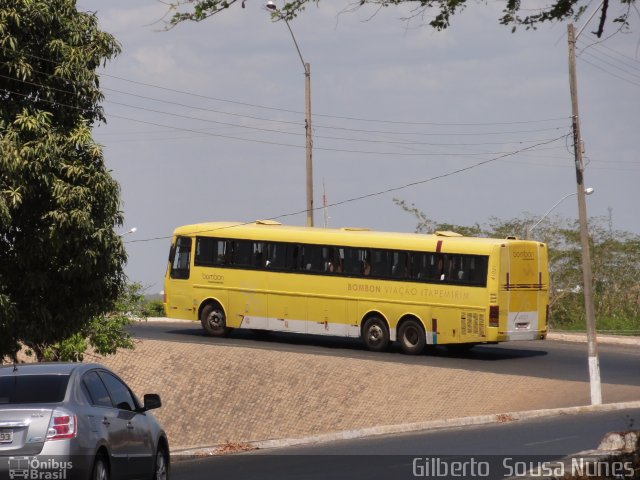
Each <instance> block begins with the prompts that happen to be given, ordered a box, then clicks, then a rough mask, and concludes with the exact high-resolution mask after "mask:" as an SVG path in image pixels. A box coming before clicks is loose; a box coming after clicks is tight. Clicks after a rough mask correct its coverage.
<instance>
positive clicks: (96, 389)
mask: <svg viewBox="0 0 640 480" xmlns="http://www.w3.org/2000/svg"><path fill="white" fill-rule="evenodd" d="M82 384H83V386H84V387H85V389H86V393H88V394H89V399H90V400H91V404H92V405H95V406H98V407H113V404H112V403H111V397H110V396H109V392H107V389H106V387H105V386H104V383H102V380H100V377H99V376H98V374H97V372H95V371H94V372H89V373H87V374H86V375H85V376H84V377H82Z"/></svg>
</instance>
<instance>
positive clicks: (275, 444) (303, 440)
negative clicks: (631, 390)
mask: <svg viewBox="0 0 640 480" xmlns="http://www.w3.org/2000/svg"><path fill="white" fill-rule="evenodd" d="M631 408H640V401H633V402H622V403H609V404H604V405H586V406H578V407H564V408H552V409H543V410H528V411H523V412H509V413H499V414H491V415H479V416H473V417H461V418H451V419H445V420H432V421H428V422H418V423H406V424H398V425H381V426H377V427H369V428H361V429H356V430H343V431H339V432H333V433H323V434H319V435H311V436H308V437H300V438H282V439H272V440H260V441H255V442H247V443H242V444H233V445H230V444H227V445H213V446H203V447H196V448H189V449H182V450H176V451H173V452H172V453H171V460H172V461H173V462H177V461H184V460H190V459H194V458H202V457H209V456H214V455H222V454H225V453H236V452H240V451H247V450H263V449H270V448H283V447H294V446H303V445H314V444H319V443H325V442H334V441H339V440H352V439H357V438H369V437H375V436H379V435H390V434H398V433H412V432H419V431H424V430H441V429H446V428H457V427H464V426H470V425H489V424H495V423H509V422H515V421H518V420H530V419H534V418H542V417H553V416H560V415H575V414H578V413H591V412H611V411H616V410H626V409H631Z"/></svg>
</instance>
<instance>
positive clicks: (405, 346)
mask: <svg viewBox="0 0 640 480" xmlns="http://www.w3.org/2000/svg"><path fill="white" fill-rule="evenodd" d="M398 339H399V340H400V346H401V347H402V351H403V352H404V353H407V354H409V355H417V354H419V353H422V351H423V350H424V346H425V345H426V343H427V337H426V335H425V333H424V328H422V325H421V324H420V323H419V322H418V321H417V320H406V321H405V322H404V323H403V324H402V325H400V331H399V332H398Z"/></svg>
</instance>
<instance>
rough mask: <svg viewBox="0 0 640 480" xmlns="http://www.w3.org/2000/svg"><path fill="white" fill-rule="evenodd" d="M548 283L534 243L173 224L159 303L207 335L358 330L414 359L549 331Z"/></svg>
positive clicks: (368, 341)
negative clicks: (430, 348) (430, 349)
mask: <svg viewBox="0 0 640 480" xmlns="http://www.w3.org/2000/svg"><path fill="white" fill-rule="evenodd" d="M548 286H549V274H548V267H547V247H546V245H545V244H543V243H540V242H536V241H525V240H517V239H514V238H508V239H493V238H475V237H463V236H461V235H459V234H456V233H454V232H437V233H436V234H434V235H425V234H411V233H390V232H375V231H370V230H368V229H361V228H342V229H329V228H313V227H311V228H309V227H294V226H285V225H281V224H280V223H278V222H275V221H270V220H264V221H257V222H255V223H251V224H242V223H223V222H217V223H202V224H196V225H187V226H183V227H179V228H177V229H176V230H175V232H174V234H173V238H172V244H171V250H170V255H169V265H168V268H167V274H166V278H165V289H164V295H165V296H164V308H165V312H166V314H167V316H168V317H170V318H177V319H187V320H194V321H200V322H201V323H202V327H203V329H204V330H205V332H206V333H207V334H208V335H211V336H224V335H226V334H227V333H228V332H229V331H230V330H231V329H235V328H247V329H252V330H270V331H279V332H294V333H303V334H316V335H334V336H343V337H360V338H362V339H363V340H364V343H365V345H366V346H367V348H369V349H370V350H374V351H381V350H385V349H386V348H387V347H388V345H389V344H390V343H391V342H394V341H398V342H399V343H400V345H401V347H402V349H403V351H404V352H406V353H409V354H416V353H419V352H421V351H422V350H423V349H424V347H425V345H448V346H450V347H452V348H462V349H464V348H470V347H472V346H473V345H477V344H482V343H497V342H505V341H511V340H542V339H544V338H546V335H547V316H548V304H549V303H548Z"/></svg>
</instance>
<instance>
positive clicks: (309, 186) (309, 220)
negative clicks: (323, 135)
mask: <svg viewBox="0 0 640 480" xmlns="http://www.w3.org/2000/svg"><path fill="white" fill-rule="evenodd" d="M288 25H289V24H288V23H287V26H288ZM291 35H293V33H292V34H291ZM304 76H305V82H304V86H305V88H304V96H305V106H306V108H305V114H306V120H305V131H306V135H307V227H313V159H312V157H311V152H312V149H313V142H312V140H311V65H310V64H308V63H305V64H304Z"/></svg>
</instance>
